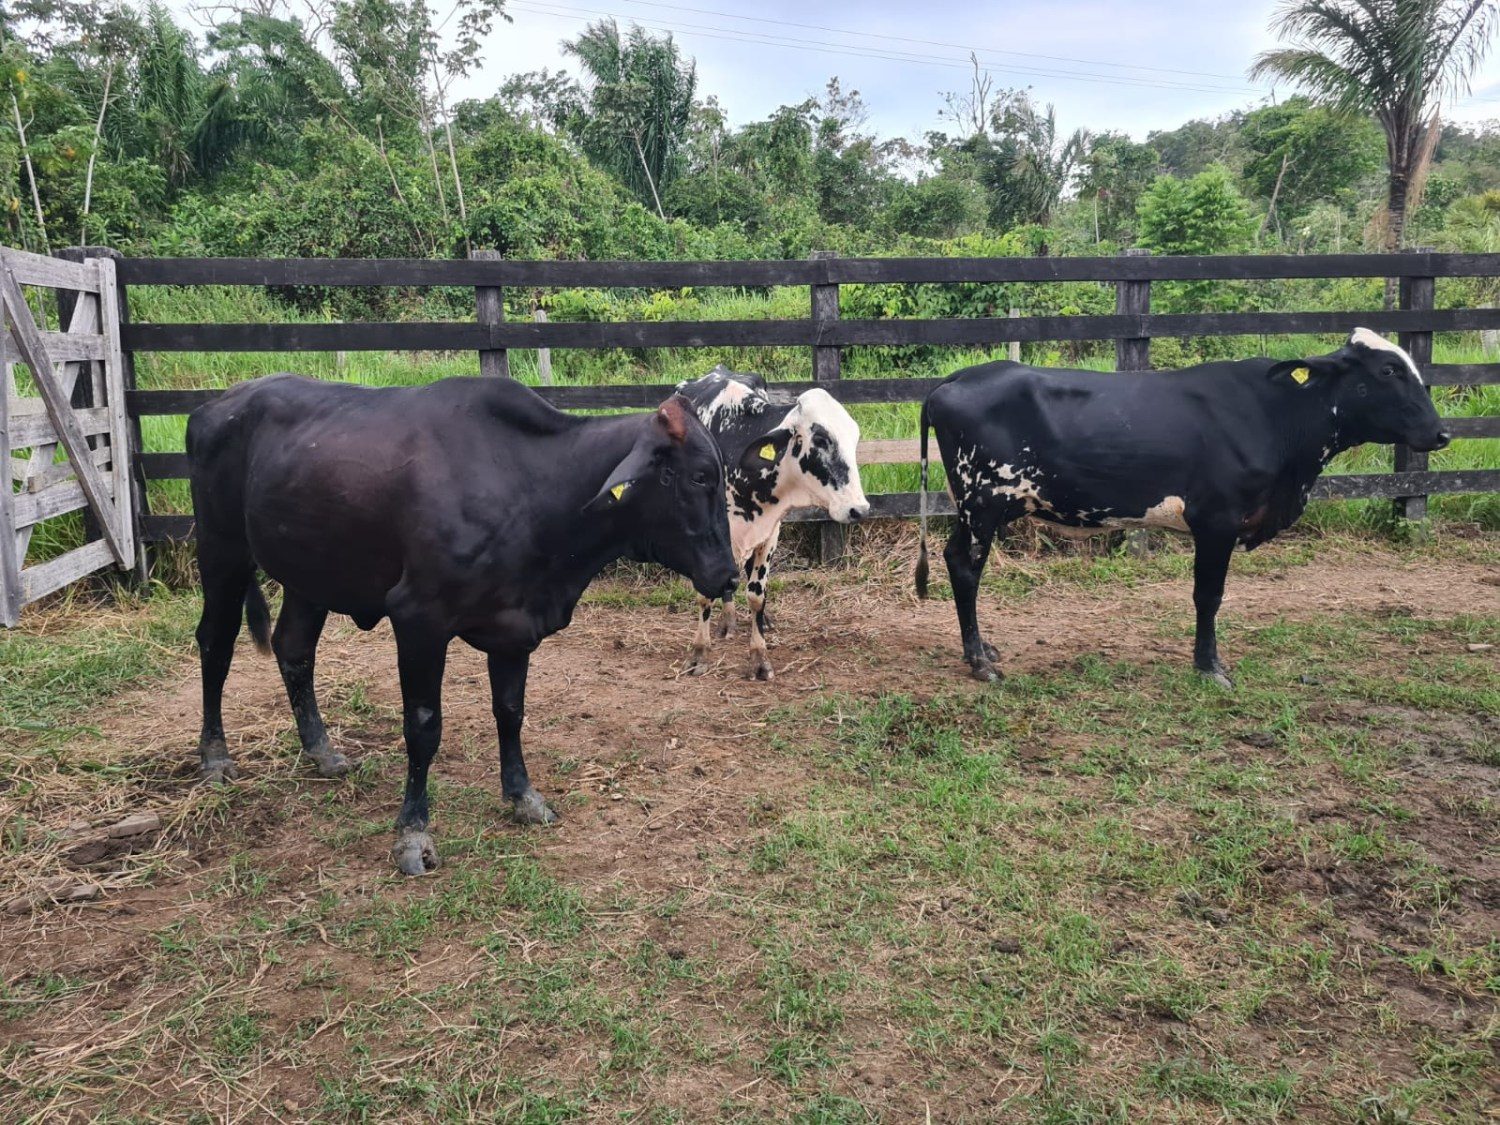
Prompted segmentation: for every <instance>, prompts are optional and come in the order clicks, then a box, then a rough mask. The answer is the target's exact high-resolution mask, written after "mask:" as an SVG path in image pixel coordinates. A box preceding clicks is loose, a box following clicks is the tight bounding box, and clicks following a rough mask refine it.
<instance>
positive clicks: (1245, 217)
mask: <svg viewBox="0 0 1500 1125" xmlns="http://www.w3.org/2000/svg"><path fill="white" fill-rule="evenodd" d="M1139 212H1140V232H1139V235H1138V238H1137V241H1138V242H1139V243H1140V245H1142V246H1144V247H1146V248H1147V249H1149V250H1151V251H1153V252H1155V253H1157V254H1237V253H1242V252H1243V251H1245V250H1248V249H1249V248H1250V238H1251V233H1252V232H1253V230H1254V229H1255V221H1254V219H1253V218H1252V217H1251V215H1250V209H1249V207H1248V206H1246V204H1245V200H1244V197H1242V196H1241V195H1240V193H1239V191H1238V190H1237V189H1236V188H1235V186H1234V179H1233V177H1232V176H1231V175H1230V174H1229V170H1228V169H1227V168H1225V167H1224V166H1223V165H1222V164H1215V165H1212V166H1211V167H1209V168H1206V169H1204V170H1203V171H1202V172H1199V173H1198V174H1197V175H1196V176H1194V177H1193V178H1192V179H1190V180H1183V179H1180V178H1178V177H1177V176H1159V177H1157V179H1156V181H1155V182H1154V183H1153V184H1152V185H1151V187H1150V188H1149V189H1148V190H1147V191H1146V193H1145V194H1144V195H1142V196H1141V202H1140V208H1139ZM1161 289H1162V291H1163V298H1164V299H1163V301H1162V306H1163V307H1164V308H1166V309H1168V310H1189V309H1191V310H1194V311H1198V310H1203V309H1223V308H1227V307H1229V306H1230V305H1231V304H1232V303H1233V302H1234V301H1235V300H1237V299H1238V295H1237V294H1236V293H1235V292H1234V291H1233V290H1232V289H1231V288H1230V287H1229V286H1227V285H1225V284H1223V283H1220V282H1205V281H1195V282H1179V283H1174V284H1171V285H1164V286H1161Z"/></svg>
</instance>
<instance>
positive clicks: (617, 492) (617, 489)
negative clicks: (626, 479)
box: [609, 484, 626, 500]
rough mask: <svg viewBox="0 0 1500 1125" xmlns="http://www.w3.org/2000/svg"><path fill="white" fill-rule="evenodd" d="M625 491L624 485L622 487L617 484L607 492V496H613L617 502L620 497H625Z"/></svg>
mask: <svg viewBox="0 0 1500 1125" xmlns="http://www.w3.org/2000/svg"><path fill="white" fill-rule="evenodd" d="M625 489H626V486H625V485H623V484H617V485H615V486H614V487H613V488H611V489H610V490H609V494H610V495H611V496H613V497H614V498H615V499H616V500H618V499H619V498H620V497H621V496H624V495H625Z"/></svg>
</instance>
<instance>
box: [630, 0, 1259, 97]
mask: <svg viewBox="0 0 1500 1125" xmlns="http://www.w3.org/2000/svg"><path fill="white" fill-rule="evenodd" d="M618 2H620V3H625V4H638V5H643V6H645V7H648V8H669V9H671V10H673V11H678V12H693V13H696V14H697V15H702V16H719V17H721V18H724V19H734V20H746V21H749V22H753V23H768V24H773V25H775V26H778V27H800V28H803V29H804V30H807V31H827V32H831V33H832V34H834V35H853V36H858V37H860V38H863V39H885V40H889V41H891V42H893V43H916V44H919V45H921V46H926V47H952V48H955V49H956V50H960V51H973V52H975V53H976V54H986V55H1013V56H1015V57H1017V58H1027V59H1045V60H1046V61H1048V62H1065V63H1077V64H1079V65H1082V66H1108V67H1114V68H1116V69H1120V70H1147V71H1153V72H1155V73H1157V74H1184V75H1189V76H1191V77H1196V78H1223V79H1226V80H1228V81H1230V82H1238V81H1240V80H1241V76H1240V75H1238V74H1216V73H1214V72H1212V71H1206V70H1176V69H1173V68H1171V67H1163V66H1145V65H1143V64H1140V63H1117V62H1109V61H1107V60H1105V59H1078V58H1070V57H1069V56H1067V55H1043V54H1039V53H1037V52H1035V51H1010V50H1004V49H1002V48H1000V47H975V46H973V45H972V44H967V43H949V42H945V41H943V40H941V39H913V38H910V37H908V36H904V35H886V34H884V33H883V32H877V31H855V30H854V29H852V28H841V27H826V26H824V25H822V24H815V23H797V22H795V21H793V20H783V19H772V18H770V17H768V16H742V15H739V14H737V13H735V12H724V11H719V10H718V9H715V8H692V7H688V6H687V5H685V4H667V3H663V2H662V0H618Z"/></svg>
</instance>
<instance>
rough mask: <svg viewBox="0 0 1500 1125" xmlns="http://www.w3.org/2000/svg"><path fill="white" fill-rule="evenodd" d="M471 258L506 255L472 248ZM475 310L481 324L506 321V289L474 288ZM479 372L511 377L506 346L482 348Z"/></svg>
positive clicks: (485, 259) (487, 259) (494, 258)
mask: <svg viewBox="0 0 1500 1125" xmlns="http://www.w3.org/2000/svg"><path fill="white" fill-rule="evenodd" d="M469 258H470V260H472V261H479V262H498V261H501V260H502V259H503V258H504V255H503V254H501V253H500V251H498V250H470V251H469ZM474 311H475V314H476V318H477V319H478V321H479V323H480V324H483V325H491V324H503V323H504V322H505V290H504V289H502V288H501V287H500V286H498V285H480V286H477V287H476V288H475V290H474ZM479 373H480V374H481V375H486V376H489V377H490V378H492V379H508V378H510V356H509V355H508V354H507V353H506V350H505V349H504V348H481V349H480V351H479Z"/></svg>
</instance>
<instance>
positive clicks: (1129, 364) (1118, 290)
mask: <svg viewBox="0 0 1500 1125" xmlns="http://www.w3.org/2000/svg"><path fill="white" fill-rule="evenodd" d="M1121 255H1122V256H1123V257H1126V258H1147V257H1150V255H1151V251H1150V250H1142V249H1139V248H1132V249H1129V250H1123V251H1121ZM1150 311H1151V282H1150V281H1117V282H1115V312H1116V313H1118V314H1119V315H1121V316H1145V315H1146V314H1148V313H1149V312H1150ZM1150 369H1151V338H1150V337H1149V336H1130V337H1124V338H1121V339H1118V340H1116V341H1115V370H1116V371H1149V370H1150ZM1125 548H1126V550H1128V551H1129V552H1130V553H1131V554H1132V555H1134V556H1136V557H1137V558H1142V557H1144V556H1145V555H1146V554H1147V553H1148V552H1149V551H1150V549H1151V533H1150V532H1149V531H1146V530H1145V529H1141V530H1138V531H1127V532H1126V533H1125Z"/></svg>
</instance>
